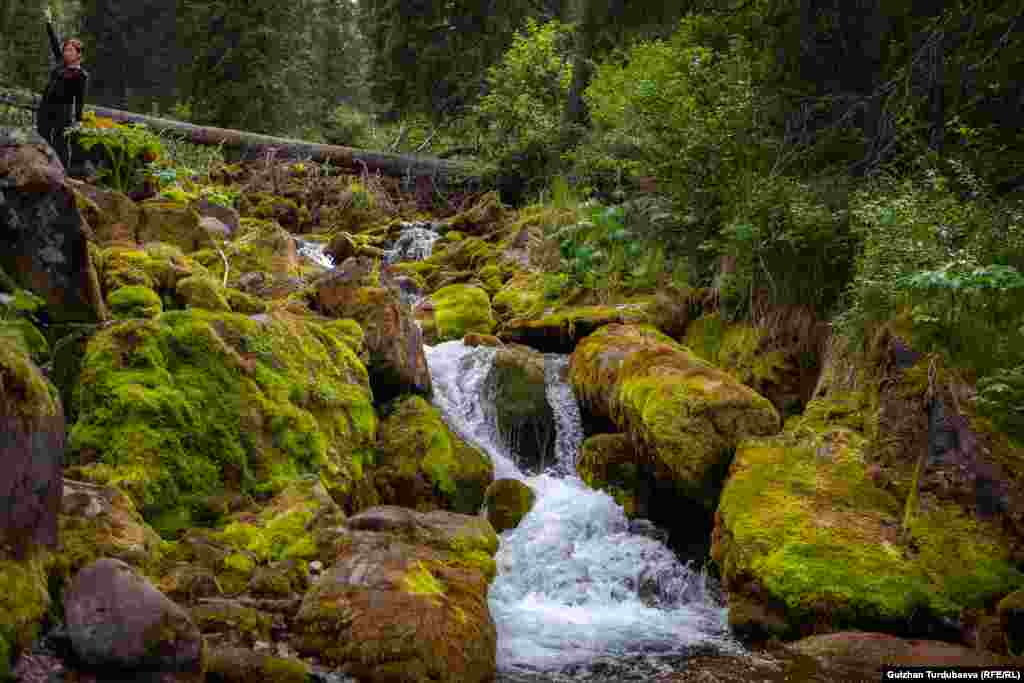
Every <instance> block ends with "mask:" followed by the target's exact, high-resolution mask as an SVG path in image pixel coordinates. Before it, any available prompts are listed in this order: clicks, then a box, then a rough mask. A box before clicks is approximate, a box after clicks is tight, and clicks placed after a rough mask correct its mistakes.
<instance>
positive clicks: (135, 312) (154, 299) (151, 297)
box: [107, 285, 164, 320]
mask: <svg viewBox="0 0 1024 683" xmlns="http://www.w3.org/2000/svg"><path fill="white" fill-rule="evenodd" d="M107 308H108V309H109V310H110V316H111V317H112V318H113V319H114V320H131V319H133V318H155V317H157V316H158V315H160V314H161V313H163V310H164V305H163V302H162V301H161V300H160V295H159V294H157V293H156V292H154V291H153V290H152V289H150V288H149V287H143V286H141V285H132V286H129V287H120V288H118V289H116V290H114V291H113V292H111V293H110V295H109V296H108V297H107Z"/></svg>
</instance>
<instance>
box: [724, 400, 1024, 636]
mask: <svg viewBox="0 0 1024 683" xmlns="http://www.w3.org/2000/svg"><path fill="white" fill-rule="evenodd" d="M821 400H825V399H819V401H821ZM819 407H820V406H818V405H815V404H814V402H812V404H811V405H810V406H808V412H809V413H811V414H812V415H814V414H816V412H817V411H816V409H817V408H819ZM866 444H867V441H866V439H865V438H864V437H863V435H861V434H860V433H858V432H857V431H854V430H851V429H848V428H845V427H841V426H836V425H830V424H827V423H825V424H822V423H821V422H818V421H816V420H814V419H810V418H808V419H794V420H791V421H790V422H789V423H787V431H786V432H785V433H783V434H781V435H779V436H776V437H772V438H767V439H751V440H747V441H744V442H743V443H742V444H741V445H740V447H739V449H738V451H737V453H736V458H735V460H734V462H733V465H732V469H731V471H730V476H729V480H728V482H727V484H726V486H725V489H724V491H723V493H722V498H721V503H720V505H719V508H718V514H717V524H716V528H715V534H714V547H713V551H712V555H713V557H714V559H715V561H716V562H717V563H718V564H719V567H720V568H721V571H722V577H723V580H724V581H725V585H726V587H727V588H728V589H729V590H732V591H736V592H740V593H747V592H750V586H751V585H756V586H758V590H757V591H756V594H757V600H758V601H760V602H763V603H768V604H773V605H776V606H778V607H779V608H781V609H783V610H784V611H785V614H786V617H787V621H788V622H789V624H790V625H791V626H792V627H793V628H794V629H796V628H797V627H798V625H799V629H801V630H803V631H804V632H807V631H809V630H811V629H815V628H817V629H822V630H839V629H843V628H861V629H865V630H883V631H887V632H891V633H897V634H900V633H914V632H915V631H916V632H921V631H924V630H926V629H928V628H930V627H933V626H935V624H936V623H937V621H938V619H939V618H942V617H946V618H950V617H954V616H956V615H959V614H960V612H961V610H962V609H965V608H973V607H979V606H982V605H985V604H987V603H989V602H990V601H992V600H993V599H995V598H996V597H997V596H999V595H1003V594H1005V593H1006V592H1008V591H1009V590H1012V589H1013V588H1014V587H1015V586H1019V585H1021V583H1022V582H1024V574H1022V573H1021V572H1020V571H1019V570H1018V569H1016V568H1015V567H1014V566H1013V563H1012V562H1011V561H1010V558H1009V552H1008V549H1007V546H1006V543H1005V541H1004V539H1003V537H1002V534H1001V533H1000V531H999V530H998V529H996V528H995V527H994V526H993V525H991V524H990V523H987V522H984V521H979V520H976V519H972V518H970V517H966V516H964V515H963V514H962V513H961V512H960V510H959V509H958V507H957V506H955V505H951V504H948V503H942V502H940V501H935V500H932V501H929V502H928V503H927V504H923V505H922V506H921V508H920V509H919V510H918V512H917V514H916V515H914V516H911V517H907V516H906V515H905V512H906V506H905V502H904V501H903V500H901V499H899V498H897V497H895V496H893V495H892V494H891V493H890V492H888V491H886V490H884V489H882V488H881V487H879V486H878V485H877V484H876V483H875V481H874V480H873V478H872V477H871V476H870V474H869V471H868V466H867V465H866V463H865V447H866ZM902 524H906V526H907V531H906V533H905V534H901V533H900V529H901V525H902Z"/></svg>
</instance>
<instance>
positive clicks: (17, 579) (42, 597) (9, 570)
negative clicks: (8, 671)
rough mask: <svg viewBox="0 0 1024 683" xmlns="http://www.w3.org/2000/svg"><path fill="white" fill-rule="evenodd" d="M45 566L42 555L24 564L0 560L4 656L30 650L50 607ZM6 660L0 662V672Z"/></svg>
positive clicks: (0, 635) (0, 626)
mask: <svg viewBox="0 0 1024 683" xmlns="http://www.w3.org/2000/svg"><path fill="white" fill-rule="evenodd" d="M47 563H48V557H46V556H44V555H36V556H34V557H31V558H29V559H27V560H25V561H14V560H7V559H0V643H3V644H4V645H0V649H2V648H3V647H4V646H6V649H7V655H11V654H13V653H16V652H18V651H21V650H24V649H26V648H28V647H30V646H31V645H32V642H33V641H34V640H35V639H36V636H37V635H38V633H39V627H40V623H41V621H42V620H43V617H44V616H45V615H46V613H47V610H48V609H49V607H50V594H49V591H48V590H47V582H46V574H47V572H46V568H47ZM3 654H4V653H3V652H0V657H2V656H3ZM7 661H8V660H0V669H2V668H3V667H4V666H5V664H6V663H7Z"/></svg>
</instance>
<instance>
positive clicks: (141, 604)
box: [64, 559, 205, 681]
mask: <svg viewBox="0 0 1024 683" xmlns="http://www.w3.org/2000/svg"><path fill="white" fill-rule="evenodd" d="M64 615H65V620H66V623H67V628H68V633H69V635H70V637H71V645H72V648H73V649H74V652H75V654H76V656H77V657H78V658H79V659H80V660H81V661H82V662H83V663H84V664H86V665H88V666H90V667H97V668H105V667H110V668H114V669H121V670H124V669H128V670H138V671H144V672H171V673H175V674H185V675H189V676H190V677H192V678H193V679H194V680H196V681H199V680H201V679H202V672H203V669H204V661H203V659H204V654H205V653H204V647H203V640H202V636H201V635H200V633H199V629H198V628H196V626H195V624H194V623H193V622H192V620H191V619H190V618H189V616H188V614H187V613H186V612H185V611H184V610H183V609H181V608H180V607H178V606H177V605H175V604H174V603H173V602H171V601H170V600H169V599H167V597H166V596H164V595H163V594H162V593H161V592H160V591H158V590H157V589H156V588H154V587H153V585H152V584H150V583H149V582H148V581H147V580H146V579H144V578H142V577H141V576H139V575H138V574H136V573H135V571H134V570H133V569H132V568H131V567H130V566H128V565H127V564H125V563H124V562H121V561H119V560H112V559H102V560H97V561H96V562H94V563H93V564H91V565H89V566H87V567H85V568H84V569H83V570H82V571H80V572H79V573H78V575H77V576H76V577H75V579H74V580H73V581H72V583H71V585H70V587H69V588H68V591H67V593H66V595H65V605H64Z"/></svg>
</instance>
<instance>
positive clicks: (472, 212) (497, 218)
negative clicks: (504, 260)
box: [447, 192, 507, 235]
mask: <svg viewBox="0 0 1024 683" xmlns="http://www.w3.org/2000/svg"><path fill="white" fill-rule="evenodd" d="M506 215H507V210H506V208H505V207H504V206H503V205H502V203H501V198H500V197H499V195H498V193H497V192H488V193H487V194H485V195H483V196H482V197H480V198H479V199H478V200H477V201H476V202H475V203H474V204H473V205H472V206H470V207H469V208H468V209H466V210H465V211H461V212H459V213H457V214H455V215H454V216H452V217H451V218H450V219H448V221H447V225H448V228H449V230H458V231H460V232H463V233H466V234H469V235H481V234H484V233H485V232H489V231H490V230H493V228H494V227H495V226H496V225H498V224H499V223H501V222H502V221H503V220H504V219H505V218H506Z"/></svg>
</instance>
